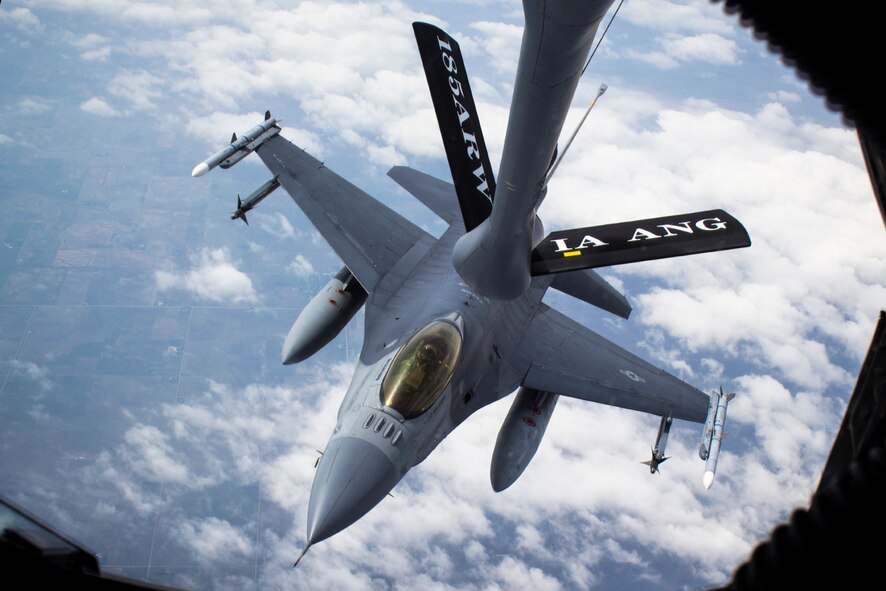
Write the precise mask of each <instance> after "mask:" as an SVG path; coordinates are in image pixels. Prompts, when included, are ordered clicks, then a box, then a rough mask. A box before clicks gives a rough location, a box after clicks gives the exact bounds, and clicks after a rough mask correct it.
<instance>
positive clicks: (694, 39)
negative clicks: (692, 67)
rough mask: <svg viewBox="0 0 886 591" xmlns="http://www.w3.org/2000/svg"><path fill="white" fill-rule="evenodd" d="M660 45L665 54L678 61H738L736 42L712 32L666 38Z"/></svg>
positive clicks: (723, 62) (721, 63) (719, 63)
mask: <svg viewBox="0 0 886 591" xmlns="http://www.w3.org/2000/svg"><path fill="white" fill-rule="evenodd" d="M662 45H663V47H664V51H665V53H666V54H667V55H669V56H671V57H673V58H674V59H677V60H680V61H701V62H706V63H710V64H718V65H723V64H736V63H738V52H739V48H738V44H737V43H736V42H735V41H733V40H732V39H727V38H725V37H722V36H720V35H715V34H714V33H702V34H700V35H692V36H688V37H671V38H666V39H664V40H663V41H662Z"/></svg>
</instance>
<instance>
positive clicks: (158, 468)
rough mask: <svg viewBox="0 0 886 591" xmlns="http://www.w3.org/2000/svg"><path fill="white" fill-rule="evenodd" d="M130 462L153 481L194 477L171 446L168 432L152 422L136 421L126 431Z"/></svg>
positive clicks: (175, 480) (183, 479) (172, 480)
mask: <svg viewBox="0 0 886 591" xmlns="http://www.w3.org/2000/svg"><path fill="white" fill-rule="evenodd" d="M124 441H125V443H126V446H127V448H126V451H125V454H126V455H127V456H128V460H129V462H128V463H129V465H130V466H131V467H132V468H133V469H134V470H135V472H137V473H138V474H140V475H141V476H143V477H144V478H147V479H148V480H150V481H153V482H173V483H177V484H185V483H187V482H188V481H189V479H190V474H189V471H188V468H187V465H186V464H185V462H184V461H183V459H181V458H180V457H178V454H177V452H176V451H175V450H174V449H173V448H172V447H171V446H170V444H169V441H168V438H167V436H166V434H164V433H163V432H161V431H160V430H159V429H157V428H156V427H154V426H151V425H136V426H135V427H132V428H131V429H129V430H128V431H126V434H125V435H124Z"/></svg>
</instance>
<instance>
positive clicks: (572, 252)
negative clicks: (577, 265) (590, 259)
mask: <svg viewBox="0 0 886 591" xmlns="http://www.w3.org/2000/svg"><path fill="white" fill-rule="evenodd" d="M580 254H581V251H580V250H570V251H567V252H564V253H563V256H564V257H577V256H578V255H580Z"/></svg>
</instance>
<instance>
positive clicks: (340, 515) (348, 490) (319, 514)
mask: <svg viewBox="0 0 886 591" xmlns="http://www.w3.org/2000/svg"><path fill="white" fill-rule="evenodd" d="M398 480H399V477H398V475H397V470H396V469H395V468H394V464H393V463H392V462H391V460H389V459H388V457H387V456H386V455H385V454H384V452H382V451H381V450H380V449H379V448H377V447H376V446H374V445H372V444H371V443H369V442H368V441H364V440H362V439H358V438H356V437H341V438H339V439H333V440H332V441H330V443H329V445H328V446H327V447H326V451H324V452H323V458H322V460H321V461H320V465H319V466H318V467H317V475H316V476H315V477H314V485H313V487H312V488H311V500H310V501H309V503H308V544H314V543H316V542H319V541H321V540H325V539H326V538H328V537H330V536H332V535H335V534H337V533H338V532H340V531H341V530H343V529H345V528H346V527H348V526H349V525H351V524H352V523H354V522H355V521H357V520H358V519H360V518H361V517H363V515H365V514H366V513H368V512H369V510H370V509H372V508H373V507H375V506H376V505H377V504H378V503H379V502H380V501H381V500H382V499H383V498H385V495H387V494H388V493H389V492H390V490H391V489H392V488H394V485H395V484H397V481H398Z"/></svg>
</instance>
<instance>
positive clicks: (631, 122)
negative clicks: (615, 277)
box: [543, 101, 886, 392]
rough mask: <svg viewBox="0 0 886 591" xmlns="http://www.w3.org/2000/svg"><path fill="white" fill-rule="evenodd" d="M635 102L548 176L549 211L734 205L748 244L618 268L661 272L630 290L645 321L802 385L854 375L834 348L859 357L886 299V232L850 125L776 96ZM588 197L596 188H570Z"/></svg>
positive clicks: (601, 213) (599, 213) (595, 216)
mask: <svg viewBox="0 0 886 591" xmlns="http://www.w3.org/2000/svg"><path fill="white" fill-rule="evenodd" d="M634 105H635V106H634V108H636V109H638V110H639V111H640V113H635V114H634V115H632V116H630V117H624V116H623V115H622V114H621V113H618V112H612V113H605V114H604V113H601V117H600V119H604V118H611V117H614V118H616V119H619V120H620V121H621V125H620V126H616V125H615V124H613V123H611V122H607V123H605V124H602V123H601V124H599V125H598V126H597V127H596V128H595V132H596V138H595V139H596V141H595V143H594V144H593V145H587V144H585V145H584V146H581V145H579V146H576V147H574V148H573V153H572V154H571V155H570V159H569V160H567V161H566V162H564V166H563V167H561V171H560V174H561V175H562V176H561V177H560V178H557V179H554V181H552V183H551V188H550V191H549V197H548V202H546V203H545V204H544V207H543V213H544V215H543V219H545V222H546V223H551V222H552V223H553V227H569V226H574V225H576V219H582V220H587V221H588V223H589V224H590V222H592V221H594V222H597V223H603V222H607V221H618V220H621V219H636V218H643V217H648V216H650V215H665V214H668V213H675V212H680V211H697V210H701V209H708V208H711V207H716V206H724V205H725V206H727V208H728V210H729V211H730V212H731V213H732V214H733V215H735V216H736V217H737V218H738V219H740V220H741V221H742V222H743V223H744V225H745V227H746V228H747V229H748V231H749V233H750V235H751V239H752V241H753V246H752V247H751V248H750V249H747V250H740V251H734V252H730V253H717V254H716V255H701V256H696V257H693V258H692V259H691V260H689V259H671V260H666V261H656V262H654V263H644V264H639V265H629V266H624V267H621V268H619V269H618V270H617V272H618V274H619V275H621V276H622V277H625V276H634V277H655V278H656V279H657V280H659V281H661V282H662V284H660V285H659V286H657V287H653V288H652V289H650V290H648V291H646V292H645V293H642V294H639V295H637V296H635V297H634V302H635V304H637V306H636V311H637V312H638V314H637V319H638V320H639V321H640V322H641V323H643V324H645V325H646V326H649V327H658V328H662V329H664V330H665V333H666V334H667V335H669V338H670V339H677V341H676V343H675V344H678V345H679V346H680V347H683V348H687V349H688V350H689V351H696V352H697V351H701V350H702V349H705V348H711V349H720V350H721V351H722V352H723V353H725V354H726V355H727V356H728V357H732V358H734V359H743V360H748V361H751V362H752V363H755V364H756V365H757V366H758V367H760V368H763V367H767V368H768V367H772V368H775V369H776V370H777V371H778V372H780V375H782V376H783V377H784V378H786V379H788V380H790V381H791V382H792V383H793V384H797V385H799V386H802V387H804V388H811V389H813V390H815V391H819V392H820V391H822V390H823V389H825V388H827V387H831V386H835V385H838V386H841V387H846V386H847V385H849V384H850V382H851V376H850V374H849V373H848V372H847V371H845V370H844V369H842V368H841V367H840V366H839V362H838V361H837V360H836V359H837V358H840V357H842V355H843V352H844V351H845V350H848V351H850V352H851V354H852V355H853V356H854V357H855V358H859V357H860V355H861V354H862V352H863V351H864V350H865V348H866V347H867V342H868V339H869V333H870V327H871V326H872V325H873V319H874V316H875V314H876V312H877V310H878V309H879V307H880V306H881V303H882V301H884V297H886V287H884V285H883V283H882V280H881V279H880V278H879V277H878V276H877V274H876V271H875V269H876V268H882V266H883V265H884V264H886V254H884V253H886V240H884V238H883V233H882V228H881V227H879V221H878V219H877V216H876V215H875V211H874V204H873V200H872V199H871V190H870V184H869V182H868V180H867V177H866V174H865V170H864V165H863V163H862V161H861V158H860V153H859V150H858V145H857V140H855V138H854V137H853V134H852V133H851V132H849V131H848V130H842V129H835V128H828V129H827V130H825V129H819V128H817V127H816V128H811V127H810V126H809V124H806V123H803V122H801V121H797V120H795V119H794V117H793V116H792V115H791V113H790V111H789V110H788V108H787V107H786V106H784V105H782V104H777V103H771V104H768V105H765V106H763V107H762V108H761V109H760V110H759V111H758V112H757V113H753V114H745V113H738V112H734V111H729V110H726V109H722V108H720V107H717V106H716V105H714V104H712V103H708V102H703V101H687V102H686V103H685V104H684V105H683V107H682V108H680V109H667V110H661V109H660V108H658V107H656V106H655V105H654V103H653V102H646V103H643V102H636V103H634ZM606 108H607V107H603V108H602V109H601V111H603V110H604V109H606ZM621 108H624V107H623V106H622V107H621ZM644 113H645V114H646V115H648V116H649V117H644V116H643V114H644ZM650 117H651V119H652V122H653V123H652V124H650ZM573 175H574V176H573ZM570 177H572V178H570ZM584 194H594V195H595V197H596V198H595V199H594V200H593V201H589V200H586V199H579V198H575V197H574V196H575V195H584ZM835 196H839V199H835ZM857 236H865V237H866V239H865V240H863V241H856V240H854V238H853V237H857ZM660 357H662V358H668V357H669V353H667V352H666V351H664V350H662V351H661V354H660ZM672 357H673V356H672ZM682 358H683V357H681V356H677V357H674V359H682ZM672 367H678V366H677V365H675V366H672Z"/></svg>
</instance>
